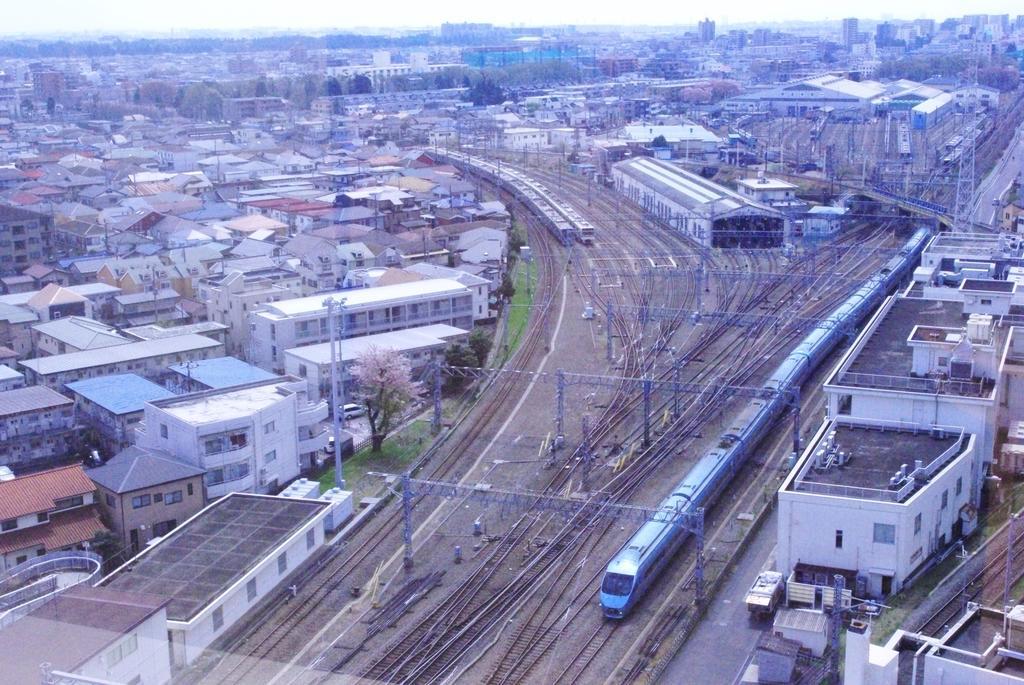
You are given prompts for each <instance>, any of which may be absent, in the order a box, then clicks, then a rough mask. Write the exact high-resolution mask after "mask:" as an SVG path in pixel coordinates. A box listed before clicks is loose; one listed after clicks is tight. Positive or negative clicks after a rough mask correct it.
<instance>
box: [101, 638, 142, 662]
mask: <svg viewBox="0 0 1024 685" xmlns="http://www.w3.org/2000/svg"><path fill="white" fill-rule="evenodd" d="M138 648H139V638H138V636H137V635H135V634H134V633H133V634H132V635H131V636H130V637H129V638H128V639H127V640H124V641H123V642H121V644H119V645H117V646H116V647H114V648H113V649H109V650H107V654H106V657H105V658H104V661H106V662H107V668H113V667H114V666H117V665H118V664H119V663H121V662H122V661H124V660H125V658H126V657H128V656H129V655H130V654H134V653H135V651H136V650H137V649H138Z"/></svg>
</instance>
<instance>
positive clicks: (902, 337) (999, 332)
mask: <svg viewBox="0 0 1024 685" xmlns="http://www.w3.org/2000/svg"><path fill="white" fill-rule="evenodd" d="M963 308H964V305H963V303H962V302H957V301H942V300H927V299H923V298H918V297H899V298H896V299H895V300H894V301H893V302H892V304H891V306H890V307H889V309H888V310H887V311H886V312H885V313H884V314H883V315H882V317H881V319H880V320H879V321H878V323H877V324H876V325H875V327H874V329H872V330H870V331H869V332H868V333H867V335H868V338H867V340H866V342H865V343H864V345H863V346H862V347H861V348H860V349H859V350H856V351H854V352H852V353H851V354H852V356H851V357H849V358H848V359H847V360H844V362H843V365H842V366H841V367H840V370H839V371H838V372H837V373H835V374H833V375H832V376H831V377H830V378H829V381H828V382H829V383H830V384H834V385H840V386H843V385H846V386H853V387H860V388H882V389H894V390H901V391H909V392H923V393H928V394H931V395H934V394H935V393H936V390H937V387H938V388H939V389H938V391H939V392H942V393H946V394H964V393H966V392H968V391H969V388H970V387H974V390H975V394H976V390H977V385H978V384H977V383H945V384H938V383H937V381H936V380H935V379H932V378H913V377H911V375H910V374H911V371H912V369H913V360H914V350H913V348H912V347H911V346H910V345H908V344H907V341H908V340H909V339H910V336H911V334H912V333H914V327H915V326H918V325H921V326H922V327H924V331H925V333H927V332H928V331H940V330H942V331H944V332H943V336H945V334H946V333H951V332H952V331H953V330H956V331H960V330H963V329H964V328H966V325H967V315H965V314H964V311H963ZM945 329H949V330H945ZM918 330H919V333H918V334H919V335H920V334H921V333H920V331H921V329H918ZM995 336H996V339H995V345H996V348H997V349H998V348H1001V347H1002V342H1003V340H1004V339H1005V337H1006V329H1003V328H1000V327H996V328H995ZM981 388H982V396H988V394H989V393H990V392H991V389H992V382H991V381H985V382H984V383H983V384H982V386H981Z"/></svg>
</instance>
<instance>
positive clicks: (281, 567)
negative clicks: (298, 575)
mask: <svg viewBox="0 0 1024 685" xmlns="http://www.w3.org/2000/svg"><path fill="white" fill-rule="evenodd" d="M287 570H288V552H281V556H279V557H278V558H277V573H278V575H280V574H282V573H284V572H285V571H287Z"/></svg>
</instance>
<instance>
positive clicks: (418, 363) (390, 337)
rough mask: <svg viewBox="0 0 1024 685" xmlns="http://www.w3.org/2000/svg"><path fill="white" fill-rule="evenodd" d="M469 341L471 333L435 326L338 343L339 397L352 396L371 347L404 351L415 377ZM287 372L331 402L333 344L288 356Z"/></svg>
mask: <svg viewBox="0 0 1024 685" xmlns="http://www.w3.org/2000/svg"><path fill="white" fill-rule="evenodd" d="M467 338H469V331H467V330H464V329H461V328H455V327H454V326H448V325H446V324H434V325H432V326H419V327H417V328H407V329H405V330H402V331H394V332H391V333H377V334H375V335H364V336H360V337H358V338H349V339H347V340H345V341H344V343H342V344H340V345H339V344H337V343H336V347H337V351H336V352H335V354H336V355H337V357H338V362H339V365H340V370H341V378H340V379H339V383H338V386H339V387H338V390H339V392H340V393H341V394H340V395H339V397H342V396H343V397H352V392H353V391H354V390H355V388H354V387H353V386H352V376H351V368H352V365H353V364H354V363H355V362H356V360H358V359H359V357H360V355H362V354H363V353H364V352H365V351H366V350H368V349H371V348H379V349H391V350H397V351H399V352H401V353H402V354H403V355H404V356H405V357H406V359H408V360H409V366H410V368H411V369H412V372H413V374H420V373H422V372H423V371H424V370H425V369H427V368H428V367H429V366H430V365H431V363H432V362H434V361H436V360H438V359H440V360H443V359H444V352H445V350H446V349H448V347H449V346H450V345H453V344H455V343H458V342H463V341H465V340H466V339H467ZM284 368H285V372H286V373H288V374H290V375H292V376H298V377H299V378H305V379H306V381H307V382H308V383H309V396H310V397H314V398H321V397H322V398H324V399H325V400H328V401H330V399H331V344H330V343H329V342H327V343H320V344H319V345H305V346H303V347H298V348H295V349H291V350H285V353H284Z"/></svg>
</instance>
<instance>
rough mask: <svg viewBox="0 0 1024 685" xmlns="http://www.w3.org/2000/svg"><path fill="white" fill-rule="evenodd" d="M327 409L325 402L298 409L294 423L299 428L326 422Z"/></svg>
mask: <svg viewBox="0 0 1024 685" xmlns="http://www.w3.org/2000/svg"><path fill="white" fill-rule="evenodd" d="M303 385H305V381H303ZM305 389H306V388H303V390H305ZM329 409H330V407H329V406H328V404H327V402H326V401H321V402H317V403H316V404H309V405H307V406H305V407H300V408H299V411H298V413H297V415H296V417H295V419H296V423H297V424H298V425H299V426H312V425H315V424H318V423H320V422H321V421H326V420H327V415H328V413H329Z"/></svg>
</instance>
